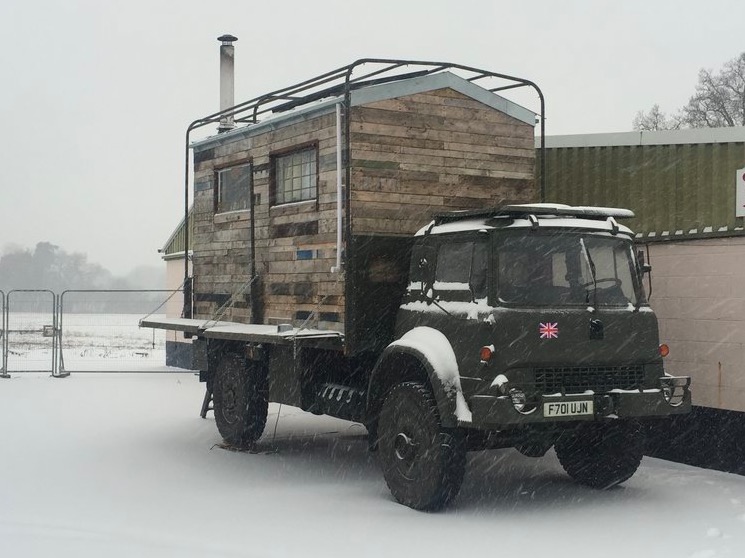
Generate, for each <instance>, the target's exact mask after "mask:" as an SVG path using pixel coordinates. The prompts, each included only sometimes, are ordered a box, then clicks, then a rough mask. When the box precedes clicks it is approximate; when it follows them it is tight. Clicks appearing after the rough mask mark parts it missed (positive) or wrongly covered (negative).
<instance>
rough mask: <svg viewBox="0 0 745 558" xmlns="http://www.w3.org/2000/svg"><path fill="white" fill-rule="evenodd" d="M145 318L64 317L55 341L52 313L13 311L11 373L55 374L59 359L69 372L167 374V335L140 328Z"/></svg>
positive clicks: (9, 345)
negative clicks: (55, 361) (54, 367)
mask: <svg viewBox="0 0 745 558" xmlns="http://www.w3.org/2000/svg"><path fill="white" fill-rule="evenodd" d="M143 317H144V314H96V313H69V314H68V313H65V314H63V315H62V320H61V323H60V324H59V333H58V335H57V336H56V338H55V337H54V336H53V335H52V333H53V332H52V331H51V327H52V326H53V325H54V323H53V321H54V320H53V317H52V313H51V312H49V313H42V312H12V313H10V314H9V318H8V327H7V335H8V338H7V352H8V361H7V370H8V371H9V372H11V373H13V372H23V371H26V372H28V371H50V372H51V370H52V363H53V361H54V360H55V359H57V361H58V362H61V364H62V368H61V369H64V370H65V371H68V372H74V371H98V372H101V371H107V370H111V371H155V370H163V369H165V362H166V357H165V331H163V330H155V329H143V328H140V327H139V326H138V322H139V320H140V319H141V318H143ZM45 326H46V330H47V331H46V332H45ZM60 359H61V360H60Z"/></svg>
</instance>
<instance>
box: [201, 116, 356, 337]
mask: <svg viewBox="0 0 745 558" xmlns="http://www.w3.org/2000/svg"><path fill="white" fill-rule="evenodd" d="M310 143H314V144H315V145H316V146H317V149H318V166H317V192H318V197H317V199H316V200H310V201H304V202H299V203H293V204H287V205H279V206H274V207H270V205H269V200H270V198H271V194H270V191H269V188H270V187H271V185H270V174H271V157H272V155H273V154H276V153H281V152H283V151H286V150H288V149H292V148H293V147H295V146H299V145H306V144H310ZM335 154H336V122H335V117H334V115H333V114H325V115H321V116H318V117H316V118H311V119H309V120H307V121H305V122H301V123H295V124H293V125H291V126H285V127H279V128H277V129H274V130H269V131H267V132H266V133H263V134H258V135H254V136H252V137H250V138H247V139H237V140H236V141H232V142H229V143H226V144H224V145H220V146H218V147H215V148H214V154H213V156H212V157H211V158H208V159H206V160H204V161H201V162H200V163H198V164H197V165H196V171H195V178H194V181H195V184H199V183H200V181H203V182H205V183H207V184H208V187H205V188H204V189H200V188H199V187H196V188H195V191H196V193H195V205H194V207H195V209H194V211H195V221H196V222H195V229H196V230H195V238H194V277H195V289H194V291H195V296H196V314H197V316H198V317H200V318H206V319H209V318H212V317H214V315H215V312H216V311H217V309H218V307H219V306H220V304H221V302H222V300H224V299H225V298H226V297H228V296H230V295H231V294H233V293H236V292H240V291H241V289H243V288H245V284H246V282H247V281H248V280H249V279H250V263H251V257H250V240H251V224H250V222H249V215H248V213H249V212H248V211H241V212H235V213H232V214H231V213H228V214H224V215H219V214H218V215H215V214H214V195H215V193H214V186H215V170H216V169H218V168H224V167H226V166H230V165H231V164H240V163H243V162H247V161H250V162H251V163H252V165H253V169H252V170H253V187H254V202H255V207H254V231H255V232H254V234H255V245H256V268H257V272H258V274H259V276H260V278H261V280H260V282H258V284H253V285H251V288H250V289H247V290H246V293H245V294H244V295H243V296H241V297H239V299H238V304H237V305H233V306H231V308H230V309H228V310H227V311H226V313H225V314H224V315H223V319H227V320H234V321H239V322H248V321H254V320H252V316H251V312H250V307H251V306H250V304H249V299H250V297H251V296H258V297H260V300H261V301H262V303H263V304H262V306H263V320H262V321H263V322H265V323H298V322H300V323H302V322H303V321H304V320H305V317H306V316H307V315H309V314H311V313H313V316H312V319H311V321H309V322H308V324H309V326H312V327H325V328H328V329H335V330H340V331H341V330H342V328H343V323H342V322H341V320H342V319H343V316H344V284H343V282H342V281H341V278H340V277H339V275H338V274H334V273H331V267H332V266H333V265H334V264H335V263H336V160H335ZM231 217H233V218H231ZM298 225H299V226H298ZM302 229H313V230H314V231H317V232H314V233H313V234H297V233H298V231H301V232H302ZM305 232H307V230H306V231H305ZM298 250H309V251H311V253H312V255H313V258H312V259H308V260H298V258H297V252H298ZM215 294H222V295H223V298H222V299H217V300H215V299H216V298H217V297H215V296H214V295H215ZM322 318H323V319H322ZM332 318H333V320H337V321H332Z"/></svg>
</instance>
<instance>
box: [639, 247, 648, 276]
mask: <svg viewBox="0 0 745 558" xmlns="http://www.w3.org/2000/svg"><path fill="white" fill-rule="evenodd" d="M636 259H637V260H638V261H639V270H640V271H641V272H642V274H644V273H649V272H650V271H652V266H651V265H649V264H648V263H647V261H646V256H645V254H644V250H639V251H637V253H636Z"/></svg>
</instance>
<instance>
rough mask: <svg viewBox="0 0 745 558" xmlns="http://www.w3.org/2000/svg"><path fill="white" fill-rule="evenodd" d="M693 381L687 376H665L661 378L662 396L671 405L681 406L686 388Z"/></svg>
mask: <svg viewBox="0 0 745 558" xmlns="http://www.w3.org/2000/svg"><path fill="white" fill-rule="evenodd" d="M690 383H691V379H690V378H687V377H683V378H676V377H674V376H665V377H663V378H660V389H661V390H662V397H664V398H665V401H667V404H668V405H670V406H671V407H679V406H680V405H682V404H683V401H685V394H686V389H687V388H688V386H689V385H690Z"/></svg>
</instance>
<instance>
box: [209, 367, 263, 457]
mask: <svg viewBox="0 0 745 558" xmlns="http://www.w3.org/2000/svg"><path fill="white" fill-rule="evenodd" d="M266 385H267V381H266V376H265V375H264V374H263V373H262V371H261V368H260V367H259V366H257V365H255V364H253V363H250V364H249V363H247V362H246V359H245V358H243V357H241V356H240V355H239V354H237V353H225V354H224V355H223V356H222V358H221V359H220V362H219V363H218V365H217V370H216V371H215V376H214V386H213V392H212V400H213V407H214V412H215V422H216V423H217V429H218V431H219V432H220V434H221V435H222V437H223V439H224V440H225V442H226V443H227V444H229V445H231V446H233V447H236V448H240V449H247V448H250V447H251V446H252V445H253V444H254V442H256V440H258V439H259V438H260V437H261V434H262V433H263V432H264V427H265V426H266V416H267V409H268V406H269V403H268V401H267V389H266Z"/></svg>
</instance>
